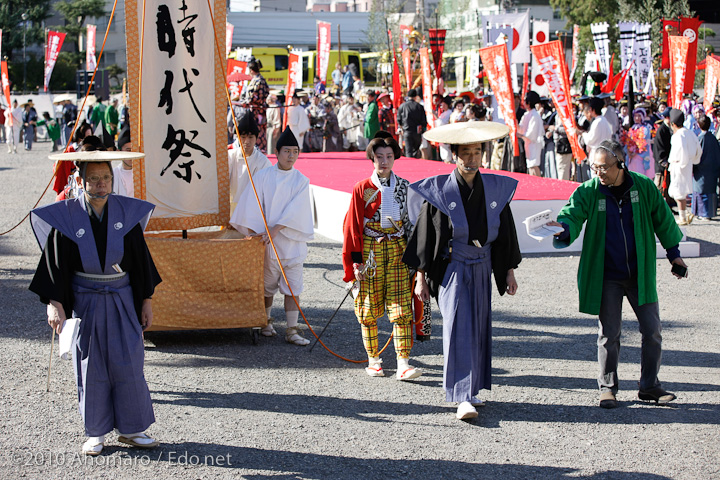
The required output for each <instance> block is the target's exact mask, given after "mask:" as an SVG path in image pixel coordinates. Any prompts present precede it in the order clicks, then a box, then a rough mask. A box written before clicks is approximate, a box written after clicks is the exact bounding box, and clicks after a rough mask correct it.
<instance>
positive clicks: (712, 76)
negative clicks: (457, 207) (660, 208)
mask: <svg viewBox="0 0 720 480" xmlns="http://www.w3.org/2000/svg"><path fill="white" fill-rule="evenodd" d="M705 66H706V67H705V102H704V104H703V105H704V106H705V111H706V112H709V111H710V110H712V104H713V100H715V94H716V93H717V91H718V82H720V61H718V60H717V59H715V58H713V56H712V55H708V56H707V57H706V58H705ZM4 72H5V70H3V79H4V78H5V77H4V75H5V73H4ZM6 95H7V97H8V101H9V98H10V95H9V93H8V94H6Z"/></svg>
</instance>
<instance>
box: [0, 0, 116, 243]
mask: <svg viewBox="0 0 720 480" xmlns="http://www.w3.org/2000/svg"><path fill="white" fill-rule="evenodd" d="M116 8H117V0H115V3H113V8H112V12H110V19H109V20H108V25H107V29H105V38H103V44H102V47H101V48H100V55H99V56H98V58H97V61H96V62H95V70H93V74H92V78H91V79H90V85H88V89H87V92H85V98H83V103H82V106H81V107H80V110H79V112H82V111H83V110H84V109H85V102H86V101H87V97H88V95H90V90H91V89H92V87H93V85H94V84H95V74H96V73H97V70H98V66H99V65H100V59H101V58H102V54H103V51H104V50H105V42H107V37H108V33H110V25H111V24H112V20H113V17H114V16H115V9H116ZM79 117H80V115H79V114H78V118H79ZM77 126H78V122H77V120H75V124H74V125H73V128H72V131H71V132H70V139H72V138H73V135H75V130H76V129H77ZM69 146H70V142H68V143H67V145H65V150H64V151H63V153H67V150H68V147H69ZM59 169H60V163H59V162H55V168H54V169H53V174H52V177H50V181H49V182H48V184H47V186H46V187H45V190H43V193H42V194H41V195H40V198H38V200H37V202H35V205H33V207H32V208H31V209H30V210H34V209H35V208H37V206H38V205H40V201H41V200H42V199H43V197H44V196H45V194H46V193H47V191H48V189H49V188H50V185H52V183H53V179H54V178H55V176H56V175H57V172H58V170H59ZM29 216H30V212H28V213H27V214H26V215H25V216H24V217H23V218H22V220H20V222H18V223H17V225H15V226H14V227H12V228H11V229H10V230H8V231H6V232H2V233H0V236H2V235H6V234H8V233H10V232H12V231H13V230H15V229H16V228H17V227H19V226H20V225H22V223H23V222H24V221H25V220H27V218H28V217H29Z"/></svg>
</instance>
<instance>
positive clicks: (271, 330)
mask: <svg viewBox="0 0 720 480" xmlns="http://www.w3.org/2000/svg"><path fill="white" fill-rule="evenodd" d="M272 322H273V319H272V318H268V320H267V325H265V326H264V327H263V328H261V329H260V333H261V334H262V335H263V336H264V337H274V336H275V335H277V330H275V327H273V324H272Z"/></svg>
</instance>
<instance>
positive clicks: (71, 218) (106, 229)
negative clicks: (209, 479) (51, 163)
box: [30, 151, 161, 455]
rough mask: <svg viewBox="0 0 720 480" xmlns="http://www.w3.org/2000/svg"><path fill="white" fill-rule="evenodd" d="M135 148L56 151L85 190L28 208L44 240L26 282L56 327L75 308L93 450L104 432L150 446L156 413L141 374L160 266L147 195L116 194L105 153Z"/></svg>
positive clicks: (114, 156) (77, 359) (83, 408)
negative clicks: (152, 245)
mask: <svg viewBox="0 0 720 480" xmlns="http://www.w3.org/2000/svg"><path fill="white" fill-rule="evenodd" d="M142 157H144V155H143V154H138V153H132V152H105V151H80V152H75V153H66V154H59V155H53V156H51V157H50V158H51V159H52V160H58V161H60V160H62V161H68V160H75V161H76V163H77V165H78V168H79V171H80V177H81V181H82V186H83V189H84V194H83V195H81V196H79V197H78V198H74V199H71V200H65V201H62V202H57V203H53V204H51V205H48V206H45V207H42V208H38V209H35V210H33V211H32V212H31V221H32V227H33V231H34V233H35V236H36V238H37V240H38V243H39V244H40V247H41V248H42V250H43V255H42V258H41V259H40V262H39V264H38V268H37V271H36V272H35V276H34V278H33V280H32V283H31V284H30V290H32V291H33V292H35V293H37V294H38V295H39V296H40V300H41V301H42V302H43V303H46V304H48V324H49V325H50V326H51V327H52V328H53V329H55V330H56V331H57V332H58V333H59V332H60V331H61V330H62V327H63V324H64V322H65V320H66V314H67V313H70V312H72V314H73V317H76V318H80V319H81V321H80V326H79V328H78V333H77V336H76V338H75V342H76V346H75V350H74V356H73V357H74V358H73V363H74V367H75V376H76V382H77V388H78V400H79V408H80V414H81V415H82V417H83V421H84V423H85V434H86V435H87V436H88V437H90V438H89V439H88V440H87V441H86V442H85V443H84V445H83V447H82V452H83V453H84V454H86V455H99V454H100V453H101V452H102V449H103V445H104V442H105V435H106V434H108V433H109V432H110V431H112V430H113V429H115V430H116V432H117V433H118V434H119V435H120V436H119V438H118V440H119V441H120V442H121V443H125V444H128V445H131V446H135V447H141V448H151V447H155V446H157V445H158V442H156V441H155V440H153V439H152V438H150V437H148V436H147V435H146V434H145V433H144V431H145V430H146V429H147V428H148V427H149V426H150V425H151V424H152V423H153V422H154V421H155V416H154V414H153V408H152V403H151V400H150V392H149V390H148V386H147V382H146V381H145V376H144V374H143V363H144V355H145V353H144V348H143V337H142V331H143V330H144V329H146V328H148V327H150V325H151V324H152V306H151V300H150V299H151V296H152V294H153V292H154V290H155V286H156V285H157V284H159V283H160V281H161V280H160V276H159V275H158V273H157V270H156V269H155V265H154V263H153V261H152V258H151V256H150V252H149V251H148V248H147V245H146V244H145V239H144V237H143V230H144V228H145V226H146V225H147V222H148V220H149V218H150V215H151V214H152V211H153V208H154V207H153V205H152V204H150V203H148V202H145V201H142V200H137V199H134V198H129V197H124V196H120V195H113V194H111V192H112V185H113V181H112V180H113V175H112V168H111V164H110V161H111V160H123V159H134V160H136V159H140V158H142Z"/></svg>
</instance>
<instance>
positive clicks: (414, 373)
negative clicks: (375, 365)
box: [395, 367, 422, 380]
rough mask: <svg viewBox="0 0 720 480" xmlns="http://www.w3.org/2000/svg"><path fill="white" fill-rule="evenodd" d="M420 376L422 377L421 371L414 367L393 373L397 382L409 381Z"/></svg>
mask: <svg viewBox="0 0 720 480" xmlns="http://www.w3.org/2000/svg"><path fill="white" fill-rule="evenodd" d="M420 375H422V370H420V369H419V368H415V367H409V368H406V369H405V370H402V371H400V370H398V371H397V372H396V373H395V377H396V378H397V379H398V380H411V379H413V378H417V377H419V376H420Z"/></svg>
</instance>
